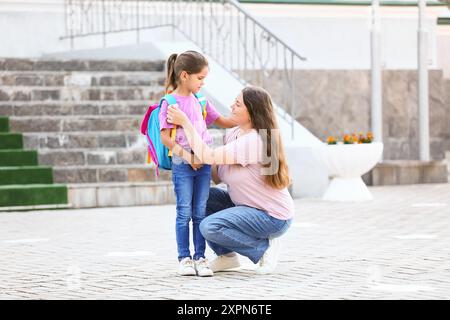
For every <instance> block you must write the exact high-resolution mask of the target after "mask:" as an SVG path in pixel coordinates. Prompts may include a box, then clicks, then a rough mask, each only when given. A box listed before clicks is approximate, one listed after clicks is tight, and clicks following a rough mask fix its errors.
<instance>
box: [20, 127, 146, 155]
mask: <svg viewBox="0 0 450 320" xmlns="http://www.w3.org/2000/svg"><path fill="white" fill-rule="evenodd" d="M23 143H24V146H25V148H26V149H39V150H40V151H42V150H44V149H80V148H81V149H94V150H98V149H104V148H124V149H125V148H127V149H128V148H131V149H132V148H142V147H145V145H146V141H145V137H144V136H143V135H141V134H140V133H139V132H138V131H137V130H136V131H121V132H118V131H98V132H95V131H91V132H84V131H81V132H80V131H78V132H77V131H73V132H31V133H24V134H23Z"/></svg>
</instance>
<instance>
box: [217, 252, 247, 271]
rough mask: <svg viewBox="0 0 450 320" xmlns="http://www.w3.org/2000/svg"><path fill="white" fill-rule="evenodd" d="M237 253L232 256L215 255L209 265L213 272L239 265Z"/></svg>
mask: <svg viewBox="0 0 450 320" xmlns="http://www.w3.org/2000/svg"><path fill="white" fill-rule="evenodd" d="M240 266H241V264H240V263H239V259H238V256H237V254H235V255H234V256H231V257H228V256H217V257H216V258H215V259H214V260H211V262H210V263H209V267H210V268H211V270H212V271H213V272H220V271H225V270H229V269H233V268H237V267H240Z"/></svg>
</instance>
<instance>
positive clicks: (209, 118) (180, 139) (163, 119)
mask: <svg viewBox="0 0 450 320" xmlns="http://www.w3.org/2000/svg"><path fill="white" fill-rule="evenodd" d="M172 95H173V96H174V98H175V100H176V101H177V104H178V107H179V108H180V110H181V111H183V112H184V113H185V114H186V115H187V116H188V118H189V120H191V122H192V124H193V125H194V128H195V129H196V130H197V132H198V133H199V134H200V136H201V137H202V139H203V141H204V142H205V143H206V144H208V145H211V144H212V142H213V139H212V138H211V136H210V135H209V134H208V129H207V127H206V126H209V125H210V124H212V123H213V122H214V121H216V120H217V118H219V116H220V114H219V113H218V112H217V110H216V108H215V107H214V106H213V105H212V104H211V103H210V102H209V101H207V102H206V119H203V115H202V107H201V106H200V103H199V102H198V100H197V98H196V97H195V96H194V95H193V94H191V95H190V96H179V95H176V94H173V93H172ZM159 124H160V130H162V129H172V128H174V127H175V125H173V124H171V123H167V101H163V103H162V104H161V110H160V112H159ZM175 142H176V143H178V144H179V145H180V146H181V147H182V148H184V149H189V150H190V149H191V148H190V146H189V142H188V140H187V138H186V134H185V133H184V130H183V128H182V127H180V126H177V134H176V137H175Z"/></svg>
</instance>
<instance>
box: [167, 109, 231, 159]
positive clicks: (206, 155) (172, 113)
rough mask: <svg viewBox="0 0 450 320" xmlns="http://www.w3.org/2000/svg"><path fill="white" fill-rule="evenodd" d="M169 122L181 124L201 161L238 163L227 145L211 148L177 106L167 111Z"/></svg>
mask: <svg viewBox="0 0 450 320" xmlns="http://www.w3.org/2000/svg"><path fill="white" fill-rule="evenodd" d="M167 114H168V117H167V122H169V123H173V124H177V125H181V126H182V127H183V129H184V133H185V135H186V137H187V139H188V142H189V145H190V146H191V148H192V150H194V153H195V155H196V156H197V157H198V158H199V160H200V162H201V163H206V164H236V163H237V162H236V159H235V156H234V154H230V153H229V151H228V149H227V148H226V146H222V147H219V148H216V149H211V148H210V147H209V146H208V145H207V144H206V143H204V142H203V139H202V138H201V137H200V135H199V134H198V132H197V130H195V128H194V126H193V125H192V123H191V121H190V120H189V119H188V117H187V116H186V115H185V114H184V112H183V111H181V110H180V109H178V108H177V107H175V106H170V107H169V110H168V112H167Z"/></svg>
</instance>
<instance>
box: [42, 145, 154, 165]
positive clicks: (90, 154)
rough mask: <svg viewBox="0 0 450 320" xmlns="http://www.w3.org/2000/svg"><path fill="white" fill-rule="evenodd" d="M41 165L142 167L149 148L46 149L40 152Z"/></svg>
mask: <svg viewBox="0 0 450 320" xmlns="http://www.w3.org/2000/svg"><path fill="white" fill-rule="evenodd" d="M38 160H39V164H41V165H48V166H60V167H63V166H95V165H117V164H119V165H125V164H131V165H142V164H145V163H146V160H147V148H146V147H145V146H143V147H141V148H133V149H131V148H130V149H126V148H115V149H110V148H109V149H106V148H105V149H97V148H92V149H44V150H42V149H41V150H39V151H38Z"/></svg>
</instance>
